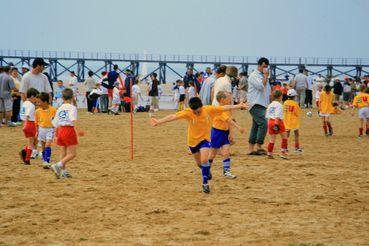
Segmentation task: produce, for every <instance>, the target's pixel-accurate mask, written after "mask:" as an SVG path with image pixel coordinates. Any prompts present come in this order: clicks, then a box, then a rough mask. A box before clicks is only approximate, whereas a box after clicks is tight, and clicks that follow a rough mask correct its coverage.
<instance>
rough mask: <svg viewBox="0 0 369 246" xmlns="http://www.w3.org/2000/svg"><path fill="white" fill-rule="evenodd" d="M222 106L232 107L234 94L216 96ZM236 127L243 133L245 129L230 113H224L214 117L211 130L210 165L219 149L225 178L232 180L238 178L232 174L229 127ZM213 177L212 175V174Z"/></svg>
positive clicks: (225, 93) (223, 93)
mask: <svg viewBox="0 0 369 246" xmlns="http://www.w3.org/2000/svg"><path fill="white" fill-rule="evenodd" d="M216 99H217V101H218V102H219V105H220V106H224V105H230V104H231V103H232V94H231V93H227V92H224V91H220V92H218V94H217V96H216ZM230 125H231V126H234V127H236V128H237V129H238V130H239V131H240V132H241V133H244V132H245V129H243V128H241V127H240V126H239V125H238V124H237V123H236V122H235V121H234V120H233V119H232V114H231V112H230V111H227V112H223V113H222V114H221V115H219V116H216V117H214V119H213V127H212V128H211V144H210V146H211V148H210V154H209V164H210V165H212V164H213V160H214V158H215V157H216V155H217V153H218V151H219V149H220V150H221V153H222V157H223V176H224V177H226V178H230V179H235V178H236V177H237V176H236V175H233V174H232V173H231V158H230V152H229V147H230V135H229V127H230ZM210 177H211V174H210Z"/></svg>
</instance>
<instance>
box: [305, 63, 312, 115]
mask: <svg viewBox="0 0 369 246" xmlns="http://www.w3.org/2000/svg"><path fill="white" fill-rule="evenodd" d="M305 75H306V78H307V87H306V91H305V93H306V98H305V106H306V107H307V108H313V78H312V77H311V76H309V72H308V71H307V70H305Z"/></svg>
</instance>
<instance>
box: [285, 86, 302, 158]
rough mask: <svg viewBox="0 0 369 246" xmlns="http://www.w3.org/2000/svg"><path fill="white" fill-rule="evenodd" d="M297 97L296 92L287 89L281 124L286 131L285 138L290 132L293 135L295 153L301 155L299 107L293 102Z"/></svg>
mask: <svg viewBox="0 0 369 246" xmlns="http://www.w3.org/2000/svg"><path fill="white" fill-rule="evenodd" d="M296 96H297V92H296V91H295V90H294V89H289V90H288V92H287V100H286V101H285V102H284V104H283V113H284V120H283V123H284V125H285V128H286V131H287V138H289V137H290V133H291V131H293V133H294V135H295V153H302V152H303V150H302V149H301V148H300V140H299V136H300V132H299V128H300V112H301V109H300V106H299V104H298V103H297V102H296V101H295V97H296Z"/></svg>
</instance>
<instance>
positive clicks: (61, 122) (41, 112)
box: [20, 88, 84, 178]
mask: <svg viewBox="0 0 369 246" xmlns="http://www.w3.org/2000/svg"><path fill="white" fill-rule="evenodd" d="M61 94H62V100H63V104H61V105H60V107H59V108H58V109H57V110H56V109H55V108H54V107H53V106H51V105H50V98H49V94H47V93H43V92H42V93H39V92H38V91H37V90H36V89H34V88H31V89H29V90H28V91H27V95H26V97H27V100H26V101H25V102H24V103H23V105H22V108H21V113H20V115H21V118H22V120H23V122H24V127H23V133H24V136H25V138H26V139H27V144H26V145H25V146H24V147H23V149H22V150H21V151H20V157H21V159H22V161H23V163H24V164H25V165H30V164H31V158H32V157H33V158H36V157H37V154H36V153H37V145H38V143H40V145H41V148H42V159H43V164H42V166H43V168H44V169H52V170H53V171H54V173H55V175H56V177H57V178H70V177H71V175H70V173H69V172H68V171H67V170H66V164H67V163H68V162H69V161H71V160H72V159H73V158H74V157H75V156H76V146H77V144H78V138H77V135H79V136H83V135H84V133H83V131H81V130H80V129H79V128H78V126H77V108H76V106H74V104H73V100H74V94H73V90H72V89H69V88H66V89H63V91H62V92H61ZM53 142H56V144H57V145H58V146H60V160H59V162H57V163H56V164H53V165H51V163H50V162H51V153H52V149H51V144H52V143H53ZM32 153H34V154H33V155H32Z"/></svg>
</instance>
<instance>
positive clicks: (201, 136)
mask: <svg viewBox="0 0 369 246" xmlns="http://www.w3.org/2000/svg"><path fill="white" fill-rule="evenodd" d="M223 111H224V107H223V106H203V107H202V110H201V113H200V115H195V114H194V113H193V111H192V109H190V108H187V109H185V110H182V111H179V112H177V113H176V117H177V119H185V120H187V121H188V133H187V143H188V146H190V147H196V146H197V145H198V144H199V143H200V142H201V141H203V140H207V141H210V130H211V124H212V122H213V119H214V117H216V116H220V115H221V114H222V113H223Z"/></svg>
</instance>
